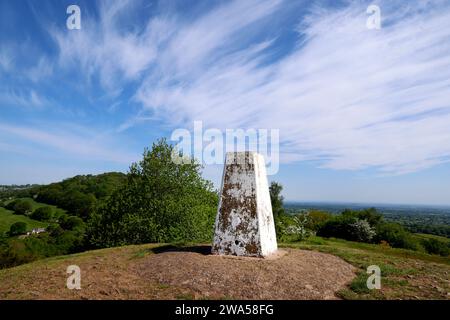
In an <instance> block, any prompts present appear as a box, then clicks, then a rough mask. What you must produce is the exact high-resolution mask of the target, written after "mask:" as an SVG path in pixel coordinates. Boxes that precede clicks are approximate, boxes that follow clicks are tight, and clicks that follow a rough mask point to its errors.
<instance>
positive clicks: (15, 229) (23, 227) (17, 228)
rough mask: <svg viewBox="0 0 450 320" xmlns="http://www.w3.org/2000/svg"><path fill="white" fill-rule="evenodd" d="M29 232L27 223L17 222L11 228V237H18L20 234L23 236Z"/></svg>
mask: <svg viewBox="0 0 450 320" xmlns="http://www.w3.org/2000/svg"><path fill="white" fill-rule="evenodd" d="M26 231H27V224H26V223H25V222H15V223H13V224H12V225H11V227H10V228H9V235H10V236H11V237H12V236H16V235H19V234H23V233H25V232H26Z"/></svg>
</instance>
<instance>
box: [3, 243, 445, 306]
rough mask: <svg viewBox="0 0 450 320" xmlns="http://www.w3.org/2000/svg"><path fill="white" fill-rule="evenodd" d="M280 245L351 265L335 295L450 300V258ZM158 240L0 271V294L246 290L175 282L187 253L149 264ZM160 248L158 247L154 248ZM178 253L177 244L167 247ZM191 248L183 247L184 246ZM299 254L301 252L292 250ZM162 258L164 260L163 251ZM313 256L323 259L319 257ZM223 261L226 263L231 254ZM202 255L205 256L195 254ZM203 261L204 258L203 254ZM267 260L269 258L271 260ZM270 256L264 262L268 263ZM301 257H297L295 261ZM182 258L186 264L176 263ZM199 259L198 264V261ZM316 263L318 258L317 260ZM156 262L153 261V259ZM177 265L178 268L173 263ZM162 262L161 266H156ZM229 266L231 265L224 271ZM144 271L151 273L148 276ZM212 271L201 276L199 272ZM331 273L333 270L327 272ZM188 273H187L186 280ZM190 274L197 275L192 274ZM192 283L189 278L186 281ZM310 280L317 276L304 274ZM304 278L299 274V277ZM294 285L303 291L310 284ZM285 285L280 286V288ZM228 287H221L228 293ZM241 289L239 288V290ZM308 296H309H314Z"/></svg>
mask: <svg viewBox="0 0 450 320" xmlns="http://www.w3.org/2000/svg"><path fill="white" fill-rule="evenodd" d="M280 247H281V248H282V250H283V249H284V250H286V249H285V248H295V249H296V250H297V249H304V250H310V251H311V250H312V251H314V252H316V251H319V252H324V253H327V254H332V255H335V256H337V257H340V258H342V259H343V260H345V261H347V262H348V263H350V264H351V265H352V266H354V267H355V270H356V274H355V275H354V278H353V280H350V281H348V283H347V284H346V285H345V286H344V287H342V288H341V289H340V290H337V292H335V293H334V294H335V297H337V298H342V299H450V293H449V292H450V286H449V280H448V279H449V275H450V260H449V259H448V258H444V257H439V256H432V255H428V254H424V253H419V252H414V251H410V250H404V249H393V248H388V247H383V246H380V245H373V244H362V243H356V242H350V241H345V240H337V239H328V240H325V239H322V238H320V237H313V238H311V239H309V240H307V241H302V242H299V243H292V244H281V245H280ZM164 248H165V246H164V245H162V244H144V245H134V246H124V247H117V248H109V249H100V250H93V251H88V252H84V253H79V254H73V255H67V256H58V257H52V258H48V259H45V260H40V261H36V262H32V263H29V264H25V265H21V266H18V267H14V268H10V269H4V270H0V283H2V286H1V287H0V299H210V298H215V299H239V298H248V296H245V295H244V296H239V295H235V296H229V295H225V294H224V295H222V296H220V295H218V296H214V295H213V296H211V292H209V290H204V289H203V290H200V289H199V288H197V287H195V285H194V286H193V285H192V283H196V282H201V281H203V280H204V279H196V278H195V276H192V274H178V276H179V277H180V279H183V281H181V280H180V281H178V282H176V283H174V282H173V281H172V282H171V281H170V279H171V278H173V276H172V275H173V274H175V273H183V272H186V273H187V272H189V270H186V269H187V268H188V267H186V266H189V264H190V263H191V260H189V259H192V258H189V256H186V258H182V260H184V262H180V264H179V265H178V266H177V265H173V266H172V268H164V269H157V268H155V267H153V268H149V264H148V263H150V262H151V261H152V259H155V258H157V256H158V255H160V254H161V253H164ZM159 249H160V250H159ZM176 249H178V251H180V252H182V251H183V248H182V247H179V248H175V249H173V250H174V251H177V250H176ZM189 250H190V249H189V248H188V249H186V251H189ZM299 252H302V251H299ZM190 254H191V255H195V258H196V259H208V257H209V256H207V255H206V256H205V252H194V253H190ZM164 259H167V257H165V258H164ZM320 259H323V257H321V258H320ZM228 260H231V261H233V259H232V258H228ZM201 261H204V260H201ZM205 261H207V260H205ZM272 262H273V261H272ZM272 262H270V261H269V262H268V263H269V265H270V263H272ZM300 262H301V260H300V259H299V260H298V263H300ZM183 263H185V265H184V264H183ZM201 263H203V262H201ZM319 263H320V262H319ZM72 264H76V265H79V266H80V268H81V270H82V271H81V272H82V273H81V275H82V278H81V286H82V289H81V290H69V289H67V288H66V279H67V276H68V275H67V274H66V268H67V266H69V265H72ZM372 264H377V265H379V266H380V267H381V272H382V274H381V276H382V278H381V279H382V280H381V283H382V287H381V290H368V289H367V287H366V279H367V276H368V275H367V274H366V273H365V270H366V268H367V266H368V265H372ZM152 265H153V266H155V265H156V266H157V265H158V264H155V263H154V264H152ZM177 267H178V269H177ZM161 268H162V267H161ZM260 269H262V270H263V271H264V270H265V269H268V270H269V271H267V272H273V277H278V278H279V279H283V278H286V277H292V279H291V280H289V282H295V279H296V278H299V277H301V273H300V272H299V273H297V274H294V275H291V274H283V271H281V270H273V269H270V267H262V266H261V264H255V266H254V267H253V269H252V270H254V272H258V271H259V270H260ZM229 272H232V270H229ZM149 273H151V274H150V275H149ZM208 276H209V277H212V275H205V277H206V278H207V277H208ZM330 276H331V277H333V276H334V275H330ZM192 277H194V278H193V279H192ZM197 277H200V276H199V275H197ZM189 279H191V280H192V281H191V282H189V281H188V280H189ZM308 280H309V281H311V283H314V281H319V282H321V281H322V278H320V279H311V278H309V279H308ZM229 281H230V283H229V285H228V287H229V286H231V285H232V286H234V287H235V288H229V290H235V291H231V292H238V293H239V292H240V291H239V290H238V288H237V287H239V286H245V285H247V284H246V283H245V282H238V283H236V282H232V280H229ZM302 282H304V280H302ZM306 287H307V288H304V289H302V288H300V289H298V290H305V291H308V290H309V289H311V288H308V285H307V286H306ZM285 289H286V290H287V288H285ZM283 290H284V289H283V288H273V290H269V291H271V293H270V294H273V296H270V298H273V299H277V297H286V294H289V293H287V292H285V291H283ZM227 292H228V291H227ZM242 294H244V293H242ZM313 298H314V296H313Z"/></svg>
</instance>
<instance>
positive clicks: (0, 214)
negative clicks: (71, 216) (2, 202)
mask: <svg viewBox="0 0 450 320" xmlns="http://www.w3.org/2000/svg"><path fill="white" fill-rule="evenodd" d="M19 199H21V200H27V201H29V202H30V203H31V205H32V208H33V211H34V210H36V209H37V208H41V207H47V206H48V207H51V208H53V212H54V215H55V216H58V215H60V214H64V213H66V211H65V210H63V209H61V208H58V207H56V206H52V205H47V204H45V203H40V202H37V201H35V200H33V199H31V198H19ZM14 200H15V199H12V200H9V201H6V204H8V203H9V202H11V201H14ZM15 222H25V223H26V224H27V231H30V230H31V229H34V228H45V227H47V226H48V225H49V224H48V223H47V222H41V221H37V220H33V219H31V218H29V217H28V216H24V215H16V214H14V213H13V212H12V211H10V210H7V209H5V208H2V207H0V234H4V233H5V232H8V231H9V228H10V227H11V225H12V224H13V223H15Z"/></svg>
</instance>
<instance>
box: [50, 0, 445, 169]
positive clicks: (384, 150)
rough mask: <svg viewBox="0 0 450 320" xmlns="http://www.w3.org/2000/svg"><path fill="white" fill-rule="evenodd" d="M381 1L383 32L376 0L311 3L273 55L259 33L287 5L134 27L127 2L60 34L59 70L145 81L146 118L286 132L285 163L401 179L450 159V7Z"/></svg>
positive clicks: (221, 10) (235, 4) (140, 96)
mask: <svg viewBox="0 0 450 320" xmlns="http://www.w3.org/2000/svg"><path fill="white" fill-rule="evenodd" d="M378 4H379V5H380V7H381V10H382V19H383V27H382V28H381V30H369V29H367V28H366V19H367V14H366V7H367V5H368V4H362V3H361V2H350V3H349V4H347V5H346V6H343V7H342V6H341V7H339V8H334V9H326V8H322V7H321V6H320V5H315V6H313V9H311V11H310V12H309V13H308V14H307V15H303V16H300V17H299V23H298V25H297V26H295V27H296V30H297V36H298V40H297V44H296V45H295V46H294V47H293V48H292V49H290V51H289V52H288V54H285V55H281V56H280V57H278V58H276V59H275V60H271V59H270V53H271V51H272V50H275V49H277V48H276V47H275V46H276V45H277V42H276V41H273V39H272V38H266V39H262V38H261V37H253V36H252V35H254V34H255V32H254V30H255V29H258V30H271V23H272V21H273V20H274V19H275V18H278V19H280V17H279V16H277V15H279V14H280V12H281V11H280V10H281V9H282V8H283V6H285V5H286V2H282V1H275V0H274V1H252V0H250V1H231V2H226V3H224V4H221V5H219V6H218V7H217V8H213V9H211V10H208V11H207V12H206V13H205V14H203V15H202V16H200V17H196V18H195V19H194V20H193V21H186V19H178V18H177V16H176V15H173V16H170V18H168V16H167V15H164V16H156V17H151V18H150V19H149V20H148V21H147V23H146V25H145V26H144V27H142V28H137V29H131V30H129V31H127V32H124V31H123V29H121V28H120V27H119V21H120V17H121V12H126V11H127V10H133V8H134V9H136V7H135V4H130V3H129V2H128V1H123V2H120V3H119V4H118V5H113V6H109V7H105V8H102V10H100V11H99V12H100V22H95V21H93V20H88V21H87V22H86V21H84V26H86V27H85V28H86V29H87V30H89V32H80V33H71V34H70V35H69V36H67V34H66V33H64V34H62V33H58V32H53V36H54V38H55V39H56V41H57V43H58V45H59V48H60V61H61V63H67V62H68V61H69V62H70V61H73V62H76V63H78V64H79V65H80V66H81V68H82V70H83V71H84V72H86V74H88V76H90V77H91V76H93V75H97V76H99V77H100V79H101V82H102V84H103V85H104V86H105V87H106V88H116V87H120V86H121V85H123V84H125V83H127V82H128V81H137V83H139V86H138V89H137V91H136V94H135V96H134V99H135V101H137V102H139V103H141V104H142V106H143V110H141V111H140V114H141V115H142V114H143V112H144V111H147V112H149V113H150V114H152V115H156V116H158V117H161V118H163V119H165V121H166V122H167V123H170V124H171V125H172V126H174V127H176V126H186V127H188V126H190V125H191V124H192V121H193V120H203V122H204V124H205V126H208V127H217V128H222V129H223V128H237V127H243V128H249V127H256V128H269V129H270V128H276V129H280V135H281V136H280V137H281V140H282V147H281V152H282V153H283V155H282V157H283V158H284V159H285V160H287V161H305V160H312V161H316V162H317V163H318V165H319V166H322V167H327V168H333V169H350V170H357V169H365V168H376V169H378V170H379V171H380V172H384V173H389V174H400V173H406V172H412V171H417V170H421V169H424V168H428V167H431V166H434V165H437V164H440V163H444V162H448V161H449V160H450V126H449V125H450V41H449V38H450V7H449V5H448V4H446V3H445V2H440V1H438V2H427V3H422V2H420V3H419V2H414V3H413V2H408V3H406V2H400V1H398V2H394V4H393V2H388V1H380V2H378ZM121 30H122V31H121ZM93 48H94V49H93ZM117 84H119V85H117ZM128 125H130V124H129V123H128V124H127V125H126V126H125V127H122V128H121V129H124V128H126V127H127V126H128Z"/></svg>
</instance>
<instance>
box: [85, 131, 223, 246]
mask: <svg viewBox="0 0 450 320" xmlns="http://www.w3.org/2000/svg"><path fill="white" fill-rule="evenodd" d="M173 152H174V147H173V146H172V145H169V144H168V143H167V142H166V140H165V139H161V140H159V141H157V142H156V143H154V144H153V146H152V149H151V150H148V149H146V150H145V151H144V154H143V159H142V160H141V161H140V162H139V163H134V164H132V165H131V167H130V170H129V173H128V175H127V182H126V184H125V185H124V186H123V187H122V188H120V189H119V190H117V191H116V192H115V193H114V194H113V195H112V196H111V197H110V198H109V199H108V201H107V202H106V204H105V205H102V206H100V208H98V210H96V212H94V214H93V215H92V218H91V219H90V220H89V223H88V230H87V232H88V239H89V242H90V243H91V244H92V245H94V246H97V247H108V246H117V245H123V244H133V243H145V242H171V241H202V240H210V239H211V238H212V234H213V224H214V218H215V214H216V209H217V200H218V197H217V193H216V192H214V191H213V189H212V184H211V182H209V181H206V180H204V179H203V178H202V177H201V174H200V170H201V166H200V165H199V164H198V163H197V162H196V161H194V160H193V159H192V160H190V161H188V162H187V163H176V162H174V161H172V153H173Z"/></svg>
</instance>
